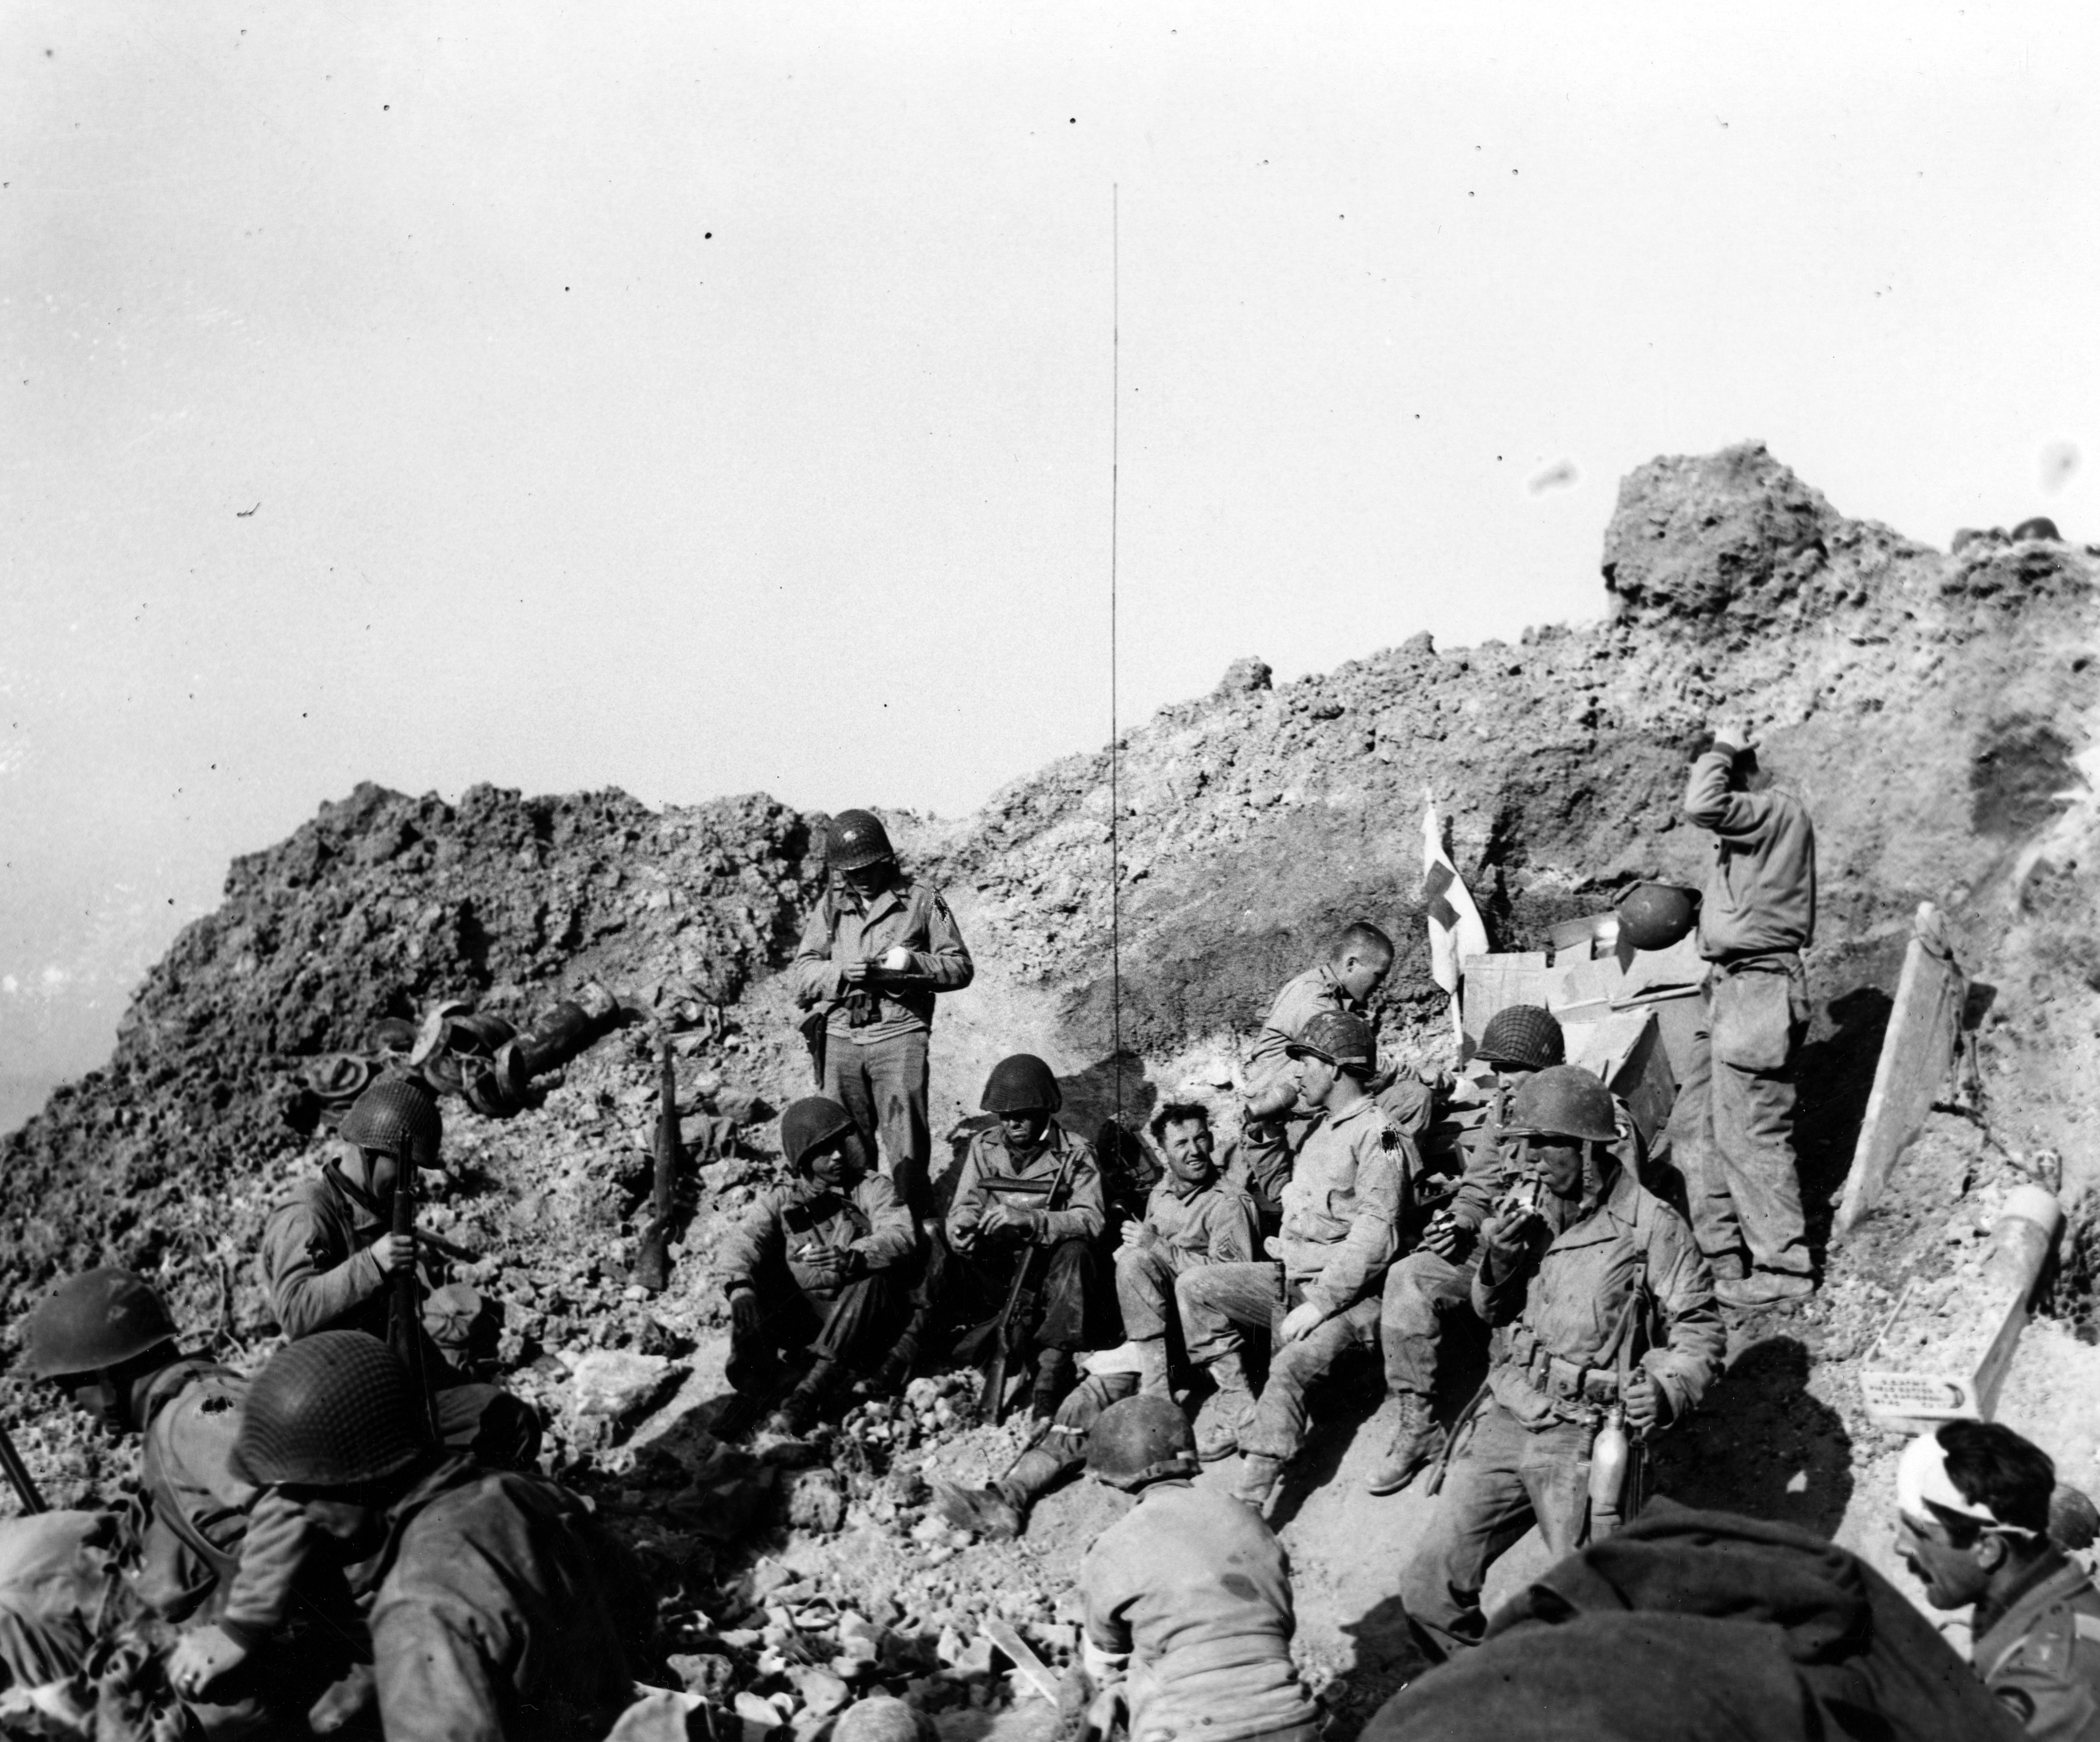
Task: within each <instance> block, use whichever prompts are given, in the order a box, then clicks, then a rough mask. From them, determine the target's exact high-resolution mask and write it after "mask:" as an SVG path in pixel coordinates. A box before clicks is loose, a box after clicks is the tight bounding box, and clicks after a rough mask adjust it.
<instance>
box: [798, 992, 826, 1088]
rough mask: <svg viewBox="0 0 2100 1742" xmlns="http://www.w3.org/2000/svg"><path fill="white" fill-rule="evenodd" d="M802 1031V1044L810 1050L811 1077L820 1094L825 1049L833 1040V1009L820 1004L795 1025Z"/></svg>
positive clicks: (822, 1082)
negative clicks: (828, 1042)
mask: <svg viewBox="0 0 2100 1742" xmlns="http://www.w3.org/2000/svg"><path fill="white" fill-rule="evenodd" d="M796 1027H797V1028H799V1029H800V1030H801V1031H802V1044H803V1045H804V1046H805V1047H808V1048H809V1049H810V1078H811V1080H812V1081H814V1083H815V1084H816V1086H817V1088H818V1092H820V1093H821V1092H823V1087H824V1047H825V1043H826V1042H827V1041H828V1040H829V1039H830V1038H831V1030H832V1007H831V1006H830V1005H829V1004H819V1005H818V1006H817V1008H815V1009H814V1010H813V1011H811V1012H810V1013H809V1015H807V1016H805V1017H803V1018H802V1020H801V1021H800V1022H798V1023H796Z"/></svg>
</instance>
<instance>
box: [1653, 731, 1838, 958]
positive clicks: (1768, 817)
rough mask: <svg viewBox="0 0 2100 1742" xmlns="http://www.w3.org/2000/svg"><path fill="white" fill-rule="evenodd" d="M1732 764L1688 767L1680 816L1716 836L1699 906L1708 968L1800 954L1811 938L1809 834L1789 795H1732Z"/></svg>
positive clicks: (1714, 756) (1708, 758)
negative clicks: (1743, 959) (1744, 957)
mask: <svg viewBox="0 0 2100 1742" xmlns="http://www.w3.org/2000/svg"><path fill="white" fill-rule="evenodd" d="M1734 760H1735V759H1734V758H1733V757H1732V756H1729V755H1728V754H1727V753H1726V752H1723V751H1718V750H1710V751H1708V752H1706V754H1705V756H1701V757H1700V758H1699V760H1698V761H1696V762H1695V763H1693V764H1692V774H1691V778H1689V779H1688V780H1687V782H1686V783H1685V787H1684V814H1685V815H1686V816H1687V817H1688V818H1691V820H1692V822H1695V823H1696V824H1697V825H1698V826H1699V827H1701V828H1702V829H1709V830H1711V831H1713V834H1714V836H1715V840H1714V868H1713V870H1712V871H1710V873H1709V874H1708V875H1707V879H1706V893H1705V896H1704V897H1703V898H1702V899H1701V902H1700V904H1699V953H1700V954H1701V955H1703V956H1705V958H1706V959H1707V960H1708V961H1710V962H1721V961H1727V960H1728V959H1730V958H1732V957H1735V956H1740V955H1765V954H1768V953H1771V952H1774V951H1780V950H1806V949H1807V947H1808V946H1809V945H1810V944H1811V943H1812V942H1815V826H1814V825H1813V824H1812V823H1811V822H1810V821H1809V820H1808V812H1807V809H1806V808H1805V807H1804V806H1803V805H1802V802H1801V800H1799V799H1798V798H1796V797H1795V796H1793V794H1792V793H1791V792H1780V791H1779V790H1778V789H1777V788H1776V787H1773V788H1768V789H1767V790H1766V791H1765V792H1731V791H1730V790H1729V787H1728V782H1729V776H1730V774H1731V771H1732V766H1733V764H1734Z"/></svg>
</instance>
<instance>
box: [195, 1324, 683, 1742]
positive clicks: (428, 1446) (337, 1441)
mask: <svg viewBox="0 0 2100 1742" xmlns="http://www.w3.org/2000/svg"><path fill="white" fill-rule="evenodd" d="M423 1417H424V1412H423V1410H422V1409H421V1400H420V1399H418V1398H417V1396H416V1393H415V1389H414V1386H413V1383H412V1380H411V1379H410V1378H409V1375H408V1369H406V1368H405V1367H404V1365H402V1363H401V1362H400V1361H399V1359H398V1358H397V1357H396V1356H395V1354H394V1352H392V1351H391V1350H390V1349H389V1348H388V1347H386V1345H385V1344H384V1343H379V1342H377V1341H376V1340H375V1339H373V1338H370V1337H368V1336H366V1335H364V1334H363V1333H362V1332H360V1331H324V1332H323V1333H321V1334H320V1335H318V1336H313V1337H306V1338H301V1339H300V1340H299V1341H298V1342H296V1343H288V1344H286V1345H285V1347H283V1348H281V1349H280V1350H278V1351H277V1352H276V1354H275V1355H273V1356H271V1357H270V1359H269V1361H267V1363H266V1364H265V1365H263V1368H262V1371H261V1372H260V1373H258V1374H256V1376H255V1378H254V1381H253V1382H252V1383H250V1384H249V1389H248V1396H247V1400H246V1402H245V1405H243V1407H242V1409H241V1412H240V1429H239V1431H238V1432H237V1434H236V1436H235V1439H234V1442H233V1451H232V1456H231V1459H230V1462H231V1466H232V1470H233V1472H234V1474H235V1475H237V1476H239V1477H240V1478H241V1479H242V1480H245V1481H247V1482H249V1483H251V1484H254V1485H255V1486H257V1487H258V1488H262V1487H267V1488H273V1489H275V1490H276V1493H278V1494H279V1496H280V1497H281V1498H283V1499H284V1500H285V1501H287V1502H290V1503H291V1504H293V1505H294V1506H298V1507H299V1508H300V1509H301V1510H302V1511H303V1512H304V1513H305V1515H306V1516H307V1522H308V1524H310V1525H311V1528H312V1541H313V1543H314V1545H315V1555H316V1558H323V1557H324V1558H326V1559H329V1561H331V1562H332V1563H334V1564H336V1565H338V1566H340V1567H342V1568H343V1569H344V1570H345V1572H346V1574H347V1576H348V1577H349V1578H350V1580H351V1587H352V1590H353V1594H355V1595H356V1596H357V1597H358V1599H360V1602H361V1603H363V1604H364V1607H365V1612H366V1613H367V1614H368V1616H369V1617H370V1626H371V1635H372V1653H373V1675H374V1678H375V1681H376V1682H377V1695H378V1705H379V1719H380V1723H381V1726H382V1728H383V1729H384V1730H385V1731H386V1737H387V1742H462V1739H466V1738H474V1739H477V1742H479V1739H483V1738H485V1739H487V1742H495V1739H496V1738H499V1737H502V1738H509V1739H510V1742H567V1739H569V1738H571V1737H578V1736H602V1735H605V1734H606V1733H607V1731H609V1730H610V1729H611V1727H612V1725H613V1722H614V1721H615V1718H618V1717H619V1715H620V1712H621V1711H622V1709H624V1707H625V1706H626V1705H628V1703H629V1700H630V1698H631V1697H632V1696H633V1677H632V1674H631V1672H630V1669H629V1665H630V1664H631V1663H632V1662H633V1652H634V1650H635V1648H636V1647H637V1646H639V1645H641V1644H642V1643H644V1642H645V1641H646V1639H647V1638H648V1635H649V1633H650V1630H651V1626H652V1624H653V1622H654V1620H655V1615H654V1610H655V1602H654V1599H653V1597H652V1595H651V1592H650V1590H649V1589H648V1586H647V1585H646V1584H645V1583H644V1582H643V1581H642V1577H641V1575H640V1572H639V1569H638V1568H636V1566H635V1565H634V1563H633V1560H632V1559H631V1558H630V1557H629V1555H627V1553H626V1552H625V1551H624V1550H623V1549H622V1548H621V1547H620V1544H619V1543H618V1542H617V1541H615V1539H614V1538H612V1537H609V1536H608V1535H607V1533H605V1531H604V1530H603V1529H602V1528H600V1526H599V1524H598V1521H597V1519H594V1518H593V1516H592V1515H591V1512H590V1510H589V1507H587V1506H585V1504H584V1503H583V1502H581V1501H580V1500H579V1499H577V1498H576V1496H575V1495H573V1494H571V1493H569V1492H568V1490H567V1489H566V1488H562V1487H560V1486H558V1484H555V1483H554V1482H551V1481H549V1480H547V1479H546V1478H545V1477H544V1476H540V1475H528V1474H526V1473H523V1472H522V1471H508V1470H496V1471H492V1470H483V1469H481V1468H479V1467H478V1466H476V1465H475V1464H474V1461H473V1460H472V1459H471V1458H465V1457H461V1456H460V1455H459V1454H457V1453H452V1452H448V1450H447V1449H445V1448H444V1447H443V1446H440V1445H436V1444H432V1443H431V1441H430V1439H429V1437H428V1435H427V1432H426V1428H425V1426H424V1418H423Z"/></svg>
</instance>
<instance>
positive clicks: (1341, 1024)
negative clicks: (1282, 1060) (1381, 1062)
mask: <svg viewBox="0 0 2100 1742" xmlns="http://www.w3.org/2000/svg"><path fill="white" fill-rule="evenodd" d="M1285 1050H1286V1052H1289V1053H1290V1056H1292V1057H1293V1058H1296V1057H1297V1056H1299V1055H1300V1054H1302V1053H1307V1052H1309V1053H1311V1054H1312V1055H1313V1056H1314V1057H1316V1058H1323V1059H1325V1060H1326V1061H1327V1062H1328V1063H1329V1064H1330V1065H1335V1066H1336V1067H1337V1068H1338V1069H1343V1070H1351V1071H1356V1072H1357V1073H1359V1074H1361V1075H1364V1076H1366V1077H1367V1076H1369V1075H1370V1074H1371V1073H1372V1072H1373V1071H1374V1070H1375V1069H1378V1031H1377V1030H1375V1029H1374V1028H1373V1027H1372V1026H1371V1025H1370V1023H1368V1022H1366V1021H1365V1020H1364V1019H1363V1018H1362V1017H1360V1016H1356V1015H1353V1014H1352V1013H1351V1012H1348V1011H1346V1010H1322V1011H1321V1012H1318V1013H1317V1014H1316V1015H1315V1016H1314V1017H1313V1018H1312V1021H1309V1022H1308V1023H1307V1024H1306V1025H1305V1032H1304V1034H1300V1035H1299V1037H1298V1038H1297V1039H1295V1040H1294V1041H1292V1042H1291V1043H1290V1046H1289V1047H1286V1049H1285Z"/></svg>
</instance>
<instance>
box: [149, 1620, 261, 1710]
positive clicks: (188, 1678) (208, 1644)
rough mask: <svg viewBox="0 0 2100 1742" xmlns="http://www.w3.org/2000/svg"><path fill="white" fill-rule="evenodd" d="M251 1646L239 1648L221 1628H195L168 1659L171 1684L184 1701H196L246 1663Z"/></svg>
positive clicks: (184, 1637)
mask: <svg viewBox="0 0 2100 1742" xmlns="http://www.w3.org/2000/svg"><path fill="white" fill-rule="evenodd" d="M247 1656H248V1647H246V1646H245V1645H236V1644H235V1643H234V1642H233V1641H232V1639H230V1638H227V1636H226V1634H223V1633H222V1632H221V1631H220V1630H218V1628H216V1627H214V1626H211V1625H205V1626H202V1627H198V1628H193V1629H192V1630H191V1631H189V1632H188V1633H186V1634H183V1637H182V1638H181V1640H180V1641H179V1643H177V1645H176V1647H175V1649H174V1655H173V1656H170V1658H169V1659H168V1681H169V1683H170V1686H171V1687H174V1691H176V1692H177V1693H179V1694H180V1695H181V1696H183V1698H184V1699H185V1700H193V1699H195V1698H196V1697H197V1696H199V1695H200V1694H201V1693H203V1692H204V1691H205V1689H206V1688H208V1687H210V1686H211V1684H212V1683H213V1682H215V1681H217V1680H218V1678H220V1677H221V1676H223V1675H224V1674H226V1673H227V1670H229V1669H237V1668H239V1667H240V1664H241V1663H242V1662H243V1661H244V1660H245V1659H246V1658H247Z"/></svg>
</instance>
